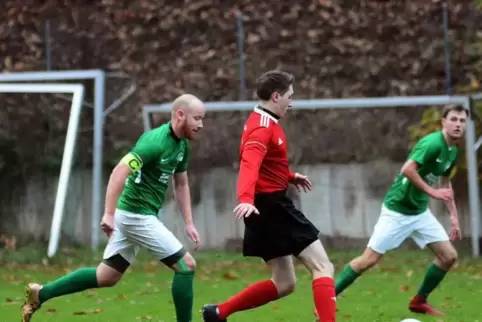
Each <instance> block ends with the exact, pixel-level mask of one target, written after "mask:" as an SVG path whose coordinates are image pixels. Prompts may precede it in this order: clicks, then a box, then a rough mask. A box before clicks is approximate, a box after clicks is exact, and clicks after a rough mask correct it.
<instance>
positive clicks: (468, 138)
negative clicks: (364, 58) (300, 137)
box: [142, 95, 480, 257]
mask: <svg viewBox="0 0 482 322" xmlns="http://www.w3.org/2000/svg"><path fill="white" fill-rule="evenodd" d="M257 103H258V102H257V101H226V102H205V103H204V107H205V108H206V111H208V112H228V111H249V110H252V109H253V107H254V106H255V105H256V104H257ZM446 104H460V105H463V106H464V107H465V108H467V109H468V110H469V111H470V112H471V113H470V117H469V118H468V120H467V128H466V133H465V145H466V154H467V167H468V171H467V180H468V187H469V211H470V220H471V233H472V236H471V237H472V255H473V256H474V257H478V256H479V255H480V249H479V237H480V200H479V179H478V178H479V175H478V167H477V156H476V147H477V143H478V142H476V134H475V124H474V113H473V112H472V111H473V108H472V99H471V98H470V97H469V96H449V95H434V96H391V97H375V98H373V97H371V98H343V99H313V100H293V104H292V107H291V109H295V110H309V109H311V110H312V109H348V108H393V107H406V108H409V107H410V108H413V107H415V106H432V105H446ZM171 106H172V103H171V102H170V103H164V104H158V105H144V106H143V109H142V120H143V124H144V131H148V130H150V129H152V121H151V114H152V113H167V112H170V111H171Z"/></svg>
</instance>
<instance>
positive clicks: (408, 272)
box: [405, 270, 413, 277]
mask: <svg viewBox="0 0 482 322" xmlns="http://www.w3.org/2000/svg"><path fill="white" fill-rule="evenodd" d="M412 275H413V271H412V270H409V271H407V272H406V273H405V276H406V277H411V276H412Z"/></svg>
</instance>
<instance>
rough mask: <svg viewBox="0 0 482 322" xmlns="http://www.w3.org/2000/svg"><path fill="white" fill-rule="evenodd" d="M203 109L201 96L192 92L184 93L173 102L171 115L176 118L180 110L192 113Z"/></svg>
mask: <svg viewBox="0 0 482 322" xmlns="http://www.w3.org/2000/svg"><path fill="white" fill-rule="evenodd" d="M201 109H202V110H204V105H203V103H202V102H201V100H200V99H199V98H197V97H196V96H194V95H192V94H183V95H181V96H179V97H178V98H176V99H175V100H174V102H173V103H172V107H171V115H172V117H173V118H174V117H175V115H176V113H177V111H179V110H181V111H183V112H184V113H186V114H190V113H192V112H201V111H200V110H201Z"/></svg>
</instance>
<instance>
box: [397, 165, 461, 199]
mask: <svg viewBox="0 0 482 322" xmlns="http://www.w3.org/2000/svg"><path fill="white" fill-rule="evenodd" d="M417 170H418V164H417V162H416V161H414V160H407V162H405V164H404V165H403V166H402V170H401V172H402V174H403V175H404V176H405V177H406V178H407V179H408V180H410V182H412V183H413V184H414V185H415V186H416V187H417V188H419V189H420V190H422V191H424V192H425V193H426V194H428V195H429V196H431V197H432V198H435V199H438V200H444V201H446V200H453V191H452V189H449V188H440V189H434V188H432V187H431V186H430V185H428V184H427V183H426V182H425V181H424V180H423V179H422V177H421V176H420V175H419V174H418V172H417Z"/></svg>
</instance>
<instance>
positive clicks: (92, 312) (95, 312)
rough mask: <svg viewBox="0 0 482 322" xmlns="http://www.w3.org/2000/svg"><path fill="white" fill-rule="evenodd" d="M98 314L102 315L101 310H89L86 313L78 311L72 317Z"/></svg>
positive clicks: (102, 311)
mask: <svg viewBox="0 0 482 322" xmlns="http://www.w3.org/2000/svg"><path fill="white" fill-rule="evenodd" d="M98 313H104V310H103V309H90V310H87V311H78V312H74V313H73V314H74V315H87V314H98Z"/></svg>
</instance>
